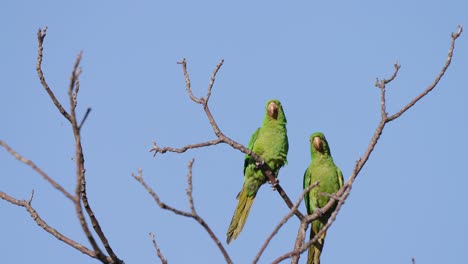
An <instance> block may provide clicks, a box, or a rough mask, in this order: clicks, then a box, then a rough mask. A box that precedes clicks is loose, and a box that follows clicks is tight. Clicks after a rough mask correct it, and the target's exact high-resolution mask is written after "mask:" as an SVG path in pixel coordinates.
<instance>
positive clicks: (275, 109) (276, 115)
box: [264, 99, 287, 124]
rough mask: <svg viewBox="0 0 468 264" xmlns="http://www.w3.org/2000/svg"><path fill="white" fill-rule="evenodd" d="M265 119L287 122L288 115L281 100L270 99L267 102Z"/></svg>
mask: <svg viewBox="0 0 468 264" xmlns="http://www.w3.org/2000/svg"><path fill="white" fill-rule="evenodd" d="M264 121H267V122H268V121H279V122H281V123H285V124H286V122H287V121H286V116H285V115H284V112H283V107H282V106H281V103H280V101H278V100H276V99H272V100H269V101H268V102H267V104H266V114H265V120H264Z"/></svg>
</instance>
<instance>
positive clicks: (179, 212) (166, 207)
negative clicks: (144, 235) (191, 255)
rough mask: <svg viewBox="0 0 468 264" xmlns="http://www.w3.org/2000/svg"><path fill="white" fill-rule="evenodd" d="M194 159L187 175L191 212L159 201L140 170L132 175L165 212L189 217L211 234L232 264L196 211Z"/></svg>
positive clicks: (227, 260) (229, 261)
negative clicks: (193, 175) (193, 191)
mask: <svg viewBox="0 0 468 264" xmlns="http://www.w3.org/2000/svg"><path fill="white" fill-rule="evenodd" d="M193 162H194V159H192V160H190V162H189V165H188V173H187V185H188V187H187V198H188V201H189V206H190V208H191V212H186V211H182V210H179V209H176V208H174V207H172V206H169V205H167V204H166V203H164V202H162V201H161V200H160V199H159V196H158V195H157V194H156V192H154V190H153V189H152V188H151V187H150V186H149V185H148V184H147V183H146V182H145V180H144V179H143V171H142V170H141V169H139V170H138V175H134V174H132V177H133V178H134V179H135V180H137V181H138V182H139V183H140V184H141V185H142V186H143V187H144V188H145V189H146V191H147V192H148V193H149V194H150V195H151V197H153V199H154V201H155V202H156V204H157V205H158V206H159V207H160V208H161V209H164V210H168V211H171V212H173V213H174V214H177V215H181V216H185V217H189V218H192V219H194V220H195V221H197V222H198V223H199V224H200V225H201V226H202V227H203V228H204V229H205V231H206V232H207V233H208V234H209V236H210V237H211V239H212V240H213V241H214V242H215V244H216V245H217V246H218V248H219V250H220V251H221V253H222V254H223V257H224V259H225V260H226V263H230V264H232V260H231V258H230V257H229V254H228V253H227V251H226V249H225V248H224V246H223V244H221V242H220V241H219V239H218V238H217V237H216V235H215V234H214V232H213V231H212V230H211V228H210V227H209V226H208V224H207V223H206V222H205V220H203V218H202V217H201V216H200V215H198V213H197V212H196V210H195V205H194V203H193V197H192V188H193V187H192V165H193Z"/></svg>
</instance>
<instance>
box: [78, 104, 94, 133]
mask: <svg viewBox="0 0 468 264" xmlns="http://www.w3.org/2000/svg"><path fill="white" fill-rule="evenodd" d="M89 113H91V108H90V107H88V108H87V109H86V113H85V115H84V117H83V119H81V122H80V125H79V126H78V130H80V131H81V128H82V127H83V124H84V122H85V121H86V119H87V118H88V115H89Z"/></svg>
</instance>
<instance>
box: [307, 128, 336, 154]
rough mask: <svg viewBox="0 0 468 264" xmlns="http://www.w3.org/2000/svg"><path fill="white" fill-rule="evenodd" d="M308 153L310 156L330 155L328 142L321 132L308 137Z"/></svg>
mask: <svg viewBox="0 0 468 264" xmlns="http://www.w3.org/2000/svg"><path fill="white" fill-rule="evenodd" d="M310 151H311V152H312V154H314V153H321V154H327V155H331V154H330V148H329V147H328V142H327V140H326V139H325V135H324V134H323V133H322V132H315V133H313V134H312V135H311V136H310Z"/></svg>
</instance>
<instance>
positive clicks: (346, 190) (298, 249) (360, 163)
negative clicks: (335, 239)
mask: <svg viewBox="0 0 468 264" xmlns="http://www.w3.org/2000/svg"><path fill="white" fill-rule="evenodd" d="M462 31H463V28H462V26H458V31H457V33H452V42H451V45H450V49H449V52H448V55H447V60H446V62H445V65H444V66H443V67H442V70H441V72H440V73H439V75H438V76H437V77H436V79H435V81H434V82H433V83H432V84H431V85H430V86H429V87H428V88H427V89H426V90H424V91H423V92H422V93H421V94H419V95H417V96H416V97H415V99H413V100H412V101H411V102H410V103H409V104H407V105H406V106H405V107H403V108H402V109H401V110H400V111H399V112H397V113H396V114H394V115H391V116H390V117H388V114H387V112H386V100H385V99H386V97H385V91H386V84H388V83H390V82H391V81H393V80H394V79H395V78H396V76H397V74H398V70H399V69H400V65H398V64H395V65H394V67H395V71H394V72H393V74H392V75H391V77H390V78H388V79H383V80H381V81H379V80H377V81H376V86H377V87H378V88H380V90H381V96H380V101H381V120H380V122H379V124H378V126H377V128H376V130H375V132H374V135H373V136H372V139H371V141H370V143H369V145H368V147H367V150H366V152H365V153H364V155H363V156H362V157H361V158H359V159H358V160H357V161H356V165H355V167H354V170H353V172H352V174H351V176H350V177H349V179H348V181H347V182H346V183H345V184H344V185H343V187H341V189H340V190H339V191H338V192H337V193H336V194H335V197H337V198H339V200H338V201H336V200H335V199H334V198H332V199H330V201H329V202H328V203H327V204H326V205H325V206H324V207H323V208H321V212H320V213H321V214H322V213H325V212H327V211H329V210H331V208H332V207H333V205H334V204H335V203H337V204H336V208H335V210H334V211H333V213H332V214H331V216H330V219H329V220H328V222H327V224H326V225H325V226H324V227H323V228H322V229H321V230H320V231H319V232H318V233H317V234H316V235H315V237H313V238H312V239H310V240H309V241H308V242H307V243H304V244H302V245H298V243H296V244H295V247H294V250H293V251H290V252H287V253H285V254H283V255H281V256H280V257H278V258H277V259H275V260H274V261H273V263H279V262H281V261H283V260H285V259H288V258H290V257H293V256H298V255H300V254H302V253H303V252H305V251H306V250H307V249H308V248H309V247H310V245H312V243H315V241H316V240H317V239H318V238H319V237H320V236H321V235H322V234H323V233H324V232H326V231H327V230H328V228H329V227H330V226H331V225H332V224H333V222H334V221H335V219H336V216H337V215H338V213H339V210H340V209H341V206H342V205H343V204H344V202H345V201H346V199H347V198H348V196H349V194H350V192H351V189H352V186H353V183H354V181H355V179H356V177H357V176H358V175H359V172H360V171H361V169H362V168H363V167H364V165H365V164H366V162H367V160H368V159H369V157H370V155H371V153H372V151H373V150H374V148H375V146H376V144H377V142H378V140H379V138H380V136H381V135H382V132H383V129H384V128H385V125H386V124H387V123H388V122H391V121H393V120H395V119H397V118H398V117H400V116H401V115H402V114H403V113H405V112H406V111H407V110H408V109H409V108H411V107H412V106H413V105H414V104H415V103H416V102H417V101H419V100H420V99H421V98H423V97H424V96H426V95H427V94H428V93H429V92H430V91H432V90H433V89H434V88H435V87H436V86H437V84H438V83H439V81H440V79H441V78H442V76H443V75H444V74H445V72H446V70H447V69H448V66H449V65H450V63H451V61H452V57H453V51H454V48H455V42H456V40H457V38H458V37H459V36H460V34H461V33H462ZM318 217H319V215H317V214H316V212H314V213H313V214H311V215H308V216H306V217H305V218H304V219H302V221H301V227H300V228H307V226H308V224H309V223H311V222H312V221H314V220H316V219H317V218H318ZM302 223H306V224H307V225H303V224H302ZM302 233H305V230H304V232H302V231H300V232H298V237H297V239H296V240H298V239H300V237H299V235H300V234H302ZM297 259H298V258H297ZM293 263H297V262H293Z"/></svg>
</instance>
